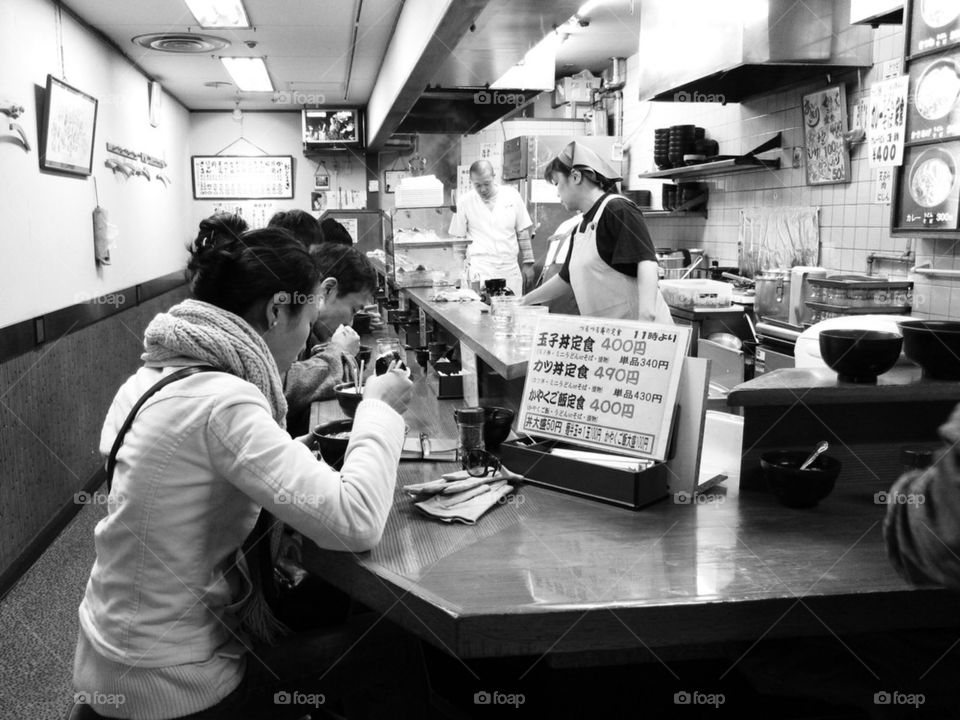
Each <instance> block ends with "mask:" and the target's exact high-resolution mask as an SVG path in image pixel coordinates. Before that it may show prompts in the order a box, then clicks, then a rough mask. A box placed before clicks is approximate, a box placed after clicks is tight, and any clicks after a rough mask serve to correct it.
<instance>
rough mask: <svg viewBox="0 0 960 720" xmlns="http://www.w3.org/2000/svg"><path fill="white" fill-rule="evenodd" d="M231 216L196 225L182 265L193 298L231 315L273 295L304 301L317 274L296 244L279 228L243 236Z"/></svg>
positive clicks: (310, 291) (301, 246)
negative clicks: (198, 230)
mask: <svg viewBox="0 0 960 720" xmlns="http://www.w3.org/2000/svg"><path fill="white" fill-rule="evenodd" d="M231 217H236V216H220V215H215V216H213V217H211V218H207V219H206V220H204V221H203V222H201V223H200V232H199V233H198V234H197V238H196V240H194V242H193V243H192V246H191V248H190V260H189V261H188V262H187V279H188V280H189V281H190V288H191V291H192V295H193V297H194V298H195V299H197V300H203V301H204V302H208V303H210V304H212V305H216V306H217V307H221V308H223V309H224V310H229V311H230V312H232V313H234V314H236V315H243V314H244V313H245V312H246V311H247V310H248V309H249V308H250V307H252V306H253V305H254V304H255V303H257V302H258V301H261V300H265V299H267V298H269V297H270V296H272V295H273V294H275V293H278V292H286V293H289V294H290V296H291V298H292V304H293V305H302V304H304V303H306V302H308V301H309V299H310V298H311V297H312V293H313V291H314V288H315V286H316V284H317V282H318V281H319V279H320V274H319V271H318V270H317V268H316V266H315V264H314V262H313V260H312V258H311V257H310V255H309V254H308V253H307V251H306V249H305V248H304V247H303V245H302V244H301V243H300V241H299V240H298V239H297V238H296V237H295V236H294V235H293V234H292V233H290V232H289V231H287V230H283V229H282V228H273V227H271V228H263V229H260V230H250V231H248V232H243V231H242V230H239V227H240V225H239V224H236V223H232V221H231V220H230V219H229V218H231ZM225 219H226V223H225ZM238 219H239V220H240V222H241V223H242V222H243V219H242V218H238ZM243 225H244V226H245V225H246V223H243Z"/></svg>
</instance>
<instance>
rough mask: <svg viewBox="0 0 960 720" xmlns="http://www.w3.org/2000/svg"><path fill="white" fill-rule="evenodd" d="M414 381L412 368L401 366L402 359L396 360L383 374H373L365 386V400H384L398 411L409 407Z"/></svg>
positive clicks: (400, 411)
mask: <svg viewBox="0 0 960 720" xmlns="http://www.w3.org/2000/svg"><path fill="white" fill-rule="evenodd" d="M412 394H413V383H412V382H411V381H410V370H409V369H408V368H402V369H401V368H400V361H399V360H394V361H393V362H392V363H390V367H389V368H387V372H385V373H384V374H383V375H371V376H370V377H369V378H368V379H367V381H366V383H365V384H364V386H363V399H364V400H382V401H383V402H385V403H386V404H387V405H389V406H390V407H392V408H393V409H394V410H396V411H397V412H398V413H402V412H403V411H404V410H406V409H407V404H408V403H409V402H410V396H411V395H412Z"/></svg>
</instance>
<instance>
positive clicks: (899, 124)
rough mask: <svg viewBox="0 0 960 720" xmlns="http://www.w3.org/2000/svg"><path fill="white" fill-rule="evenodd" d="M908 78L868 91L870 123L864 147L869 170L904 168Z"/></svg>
mask: <svg viewBox="0 0 960 720" xmlns="http://www.w3.org/2000/svg"><path fill="white" fill-rule="evenodd" d="M907 80H908V78H907V76H906V75H901V76H900V77H896V78H891V79H890V80H881V81H879V82H875V83H874V84H873V86H872V87H871V88H870V121H869V123H868V124H867V144H868V145H869V148H870V167H890V166H896V165H902V164H903V139H904V135H905V130H906V118H907V113H906V107H907Z"/></svg>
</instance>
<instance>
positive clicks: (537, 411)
mask: <svg viewBox="0 0 960 720" xmlns="http://www.w3.org/2000/svg"><path fill="white" fill-rule="evenodd" d="M690 332H691V330H690V328H689V327H681V326H677V325H657V324H654V323H641V322H630V321H626V320H605V319H600V318H591V317H581V316H573V315H546V316H544V317H542V318H541V319H540V320H539V322H538V323H537V327H536V330H535V332H534V339H533V349H532V351H531V355H530V363H529V365H528V366H527V377H526V381H525V383H524V386H523V399H522V401H521V405H520V418H519V421H518V424H517V428H518V431H520V432H526V433H528V434H530V435H536V436H538V437H548V438H555V439H558V440H563V441H566V442H574V443H576V444H577V445H583V446H587V447H593V448H597V449H602V450H613V451H616V452H618V453H622V454H626V455H632V456H635V457H647V458H653V459H657V460H663V459H664V458H665V456H666V453H667V448H668V445H669V440H670V428H671V424H672V421H673V415H674V406H675V404H676V401H677V387H678V385H679V383H680V368H681V364H682V362H683V357H684V355H685V354H686V350H687V346H688V345H689V342H690Z"/></svg>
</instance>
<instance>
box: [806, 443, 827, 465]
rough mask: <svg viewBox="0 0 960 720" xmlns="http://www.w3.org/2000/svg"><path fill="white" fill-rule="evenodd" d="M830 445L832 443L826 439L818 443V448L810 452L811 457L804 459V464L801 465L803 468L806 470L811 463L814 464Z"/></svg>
mask: <svg viewBox="0 0 960 720" xmlns="http://www.w3.org/2000/svg"><path fill="white" fill-rule="evenodd" d="M829 447H830V443H828V442H827V441H826V440H821V441H820V444H819V445H817V449H816V450H814V451H813V452H812V453H810V457H808V458H807V459H806V460H804V461H803V465H801V466H800V469H801V470H806V469H807V468H808V467H810V465H812V464H813V461H814V460H816V459H817V457H819V455H820V453H824V452H826V451H827V449H828V448H829Z"/></svg>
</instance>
